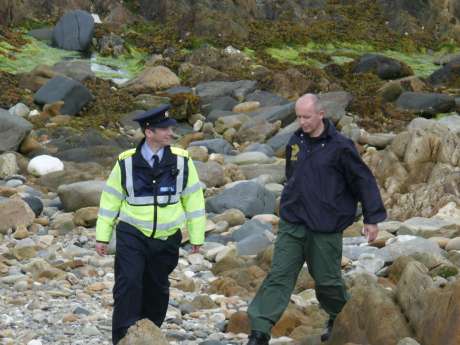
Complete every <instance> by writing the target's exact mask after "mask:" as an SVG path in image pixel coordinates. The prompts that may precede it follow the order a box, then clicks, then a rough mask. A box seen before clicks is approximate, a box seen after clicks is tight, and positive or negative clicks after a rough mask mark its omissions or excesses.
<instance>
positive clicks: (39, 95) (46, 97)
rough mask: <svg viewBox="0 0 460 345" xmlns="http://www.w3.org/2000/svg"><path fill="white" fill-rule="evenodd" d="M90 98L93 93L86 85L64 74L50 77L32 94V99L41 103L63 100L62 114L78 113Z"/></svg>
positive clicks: (91, 98)
mask: <svg viewBox="0 0 460 345" xmlns="http://www.w3.org/2000/svg"><path fill="white" fill-rule="evenodd" d="M92 100H93V95H92V94H91V92H90V91H89V89H88V88H87V87H86V86H84V85H83V84H81V83H80V82H78V81H76V80H73V79H70V78H67V77H64V76H57V77H54V78H52V79H51V80H50V81H48V82H47V83H46V84H45V85H43V86H42V87H41V88H40V89H39V90H38V91H37V92H36V93H35V95H34V101H35V102H36V103H38V104H42V105H45V104H51V103H54V102H58V101H63V102H64V106H63V107H62V109H61V114H63V115H75V114H77V113H79V112H80V110H81V109H82V108H83V107H84V106H85V105H86V104H87V103H88V102H90V101H92Z"/></svg>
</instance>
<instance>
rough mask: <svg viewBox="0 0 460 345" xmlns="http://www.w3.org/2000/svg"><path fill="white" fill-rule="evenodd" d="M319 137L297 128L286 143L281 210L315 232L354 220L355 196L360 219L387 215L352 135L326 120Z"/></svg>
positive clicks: (371, 220)
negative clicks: (311, 135) (343, 132)
mask: <svg viewBox="0 0 460 345" xmlns="http://www.w3.org/2000/svg"><path fill="white" fill-rule="evenodd" d="M324 124H325V129H324V131H323V133H322V134H321V135H320V136H319V137H317V138H310V137H309V136H308V135H307V134H305V133H303V131H302V130H301V129H299V130H297V131H296V132H295V133H294V134H293V135H292V137H291V138H290V140H289V143H288V145H287V147H286V179H287V182H286V185H285V187H284V190H283V193H282V195H281V204H280V216H281V218H282V219H284V220H286V221H288V222H290V223H295V224H304V225H305V226H306V228H307V229H309V230H311V231H317V232H341V231H343V230H344V229H345V228H347V227H348V226H350V225H351V224H352V223H353V222H354V218H355V215H356V207H357V202H358V201H360V202H361V204H362V207H363V214H364V223H365V224H376V223H379V222H381V221H383V220H385V218H386V211H385V207H384V205H383V202H382V198H381V196H380V192H379V190H378V187H377V183H376V181H375V178H374V176H373V175H372V173H371V171H370V169H369V168H368V167H367V165H366V164H365V163H364V162H363V161H362V159H361V157H360V155H359V153H358V151H357V150H356V147H355V145H354V143H353V141H351V140H350V139H348V138H346V137H344V136H343V135H342V134H340V133H338V132H337V130H336V129H335V127H334V125H333V124H332V123H331V122H330V121H329V120H324Z"/></svg>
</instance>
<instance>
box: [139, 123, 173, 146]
mask: <svg viewBox="0 0 460 345" xmlns="http://www.w3.org/2000/svg"><path fill="white" fill-rule="evenodd" d="M145 137H146V139H147V141H148V142H149V143H152V144H154V145H155V146H160V147H164V146H168V145H171V142H172V137H173V129H172V127H166V128H147V129H146V130H145Z"/></svg>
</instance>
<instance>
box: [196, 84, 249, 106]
mask: <svg viewBox="0 0 460 345" xmlns="http://www.w3.org/2000/svg"><path fill="white" fill-rule="evenodd" d="M255 86H256V82H255V81H252V80H240V81H235V82H230V81H210V82H207V83H200V84H198V85H197V86H196V88H195V90H196V94H197V95H198V96H199V97H200V98H201V103H202V104H209V103H211V102H212V101H213V100H215V99H216V98H218V97H222V96H233V97H235V98H236V99H240V98H241V97H243V99H244V96H245V95H247V94H248V93H250V92H252V91H253V90H255Z"/></svg>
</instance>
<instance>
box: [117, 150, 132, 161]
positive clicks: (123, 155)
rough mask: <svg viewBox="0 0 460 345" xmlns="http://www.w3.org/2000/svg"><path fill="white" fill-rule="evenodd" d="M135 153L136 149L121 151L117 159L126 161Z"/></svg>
mask: <svg viewBox="0 0 460 345" xmlns="http://www.w3.org/2000/svg"><path fill="white" fill-rule="evenodd" d="M135 153H136V149H129V150H126V151H123V152H122V153H120V154H119V155H118V159H126V158H128V157H130V156H132V155H134V154H135Z"/></svg>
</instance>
